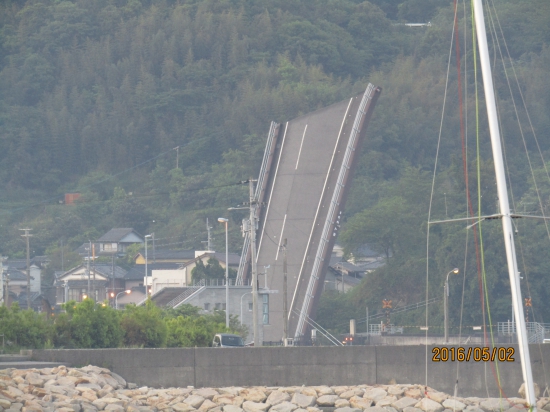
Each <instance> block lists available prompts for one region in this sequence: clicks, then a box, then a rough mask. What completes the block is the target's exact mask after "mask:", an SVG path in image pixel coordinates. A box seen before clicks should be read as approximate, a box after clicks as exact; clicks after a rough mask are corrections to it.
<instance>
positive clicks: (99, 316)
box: [54, 299, 122, 348]
mask: <svg viewBox="0 0 550 412" xmlns="http://www.w3.org/2000/svg"><path fill="white" fill-rule="evenodd" d="M63 309H64V310H65V311H66V314H61V315H59V316H58V318H57V319H56V320H55V336H56V339H55V340H54V343H55V344H56V346H67V347H75V348H116V347H118V346H119V344H120V341H121V337H122V331H121V329H120V323H119V318H118V312H117V311H116V310H114V309H113V308H111V307H109V306H108V305H106V304H105V303H101V304H100V303H95V302H94V301H93V300H92V299H84V300H83V301H82V302H80V303H76V302H75V301H69V302H67V303H65V304H64V305H63Z"/></svg>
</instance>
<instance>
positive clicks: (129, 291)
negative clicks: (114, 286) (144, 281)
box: [124, 289, 132, 295]
mask: <svg viewBox="0 0 550 412" xmlns="http://www.w3.org/2000/svg"><path fill="white" fill-rule="evenodd" d="M124 292H126V294H127V295H129V294H130V293H132V291H131V290H130V289H128V290H125V291H124Z"/></svg>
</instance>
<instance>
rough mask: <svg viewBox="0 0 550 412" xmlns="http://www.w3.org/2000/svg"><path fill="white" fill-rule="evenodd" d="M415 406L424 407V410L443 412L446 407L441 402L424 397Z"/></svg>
mask: <svg viewBox="0 0 550 412" xmlns="http://www.w3.org/2000/svg"><path fill="white" fill-rule="evenodd" d="M415 408H418V409H422V410H423V411H424V412H442V411H443V409H445V408H444V407H443V406H442V405H441V404H440V403H438V402H436V401H432V400H431V399H429V398H423V399H422V400H421V401H420V402H418V403H417V404H416V405H415Z"/></svg>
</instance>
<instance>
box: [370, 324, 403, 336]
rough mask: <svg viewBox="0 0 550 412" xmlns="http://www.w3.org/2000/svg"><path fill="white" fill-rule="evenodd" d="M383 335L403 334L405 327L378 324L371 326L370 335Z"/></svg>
mask: <svg viewBox="0 0 550 412" xmlns="http://www.w3.org/2000/svg"><path fill="white" fill-rule="evenodd" d="M382 333H387V334H388V335H395V334H396V333H401V334H403V327H402V326H395V325H391V324H390V325H384V324H378V323H375V324H372V325H369V335H382Z"/></svg>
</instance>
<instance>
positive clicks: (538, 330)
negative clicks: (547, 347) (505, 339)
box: [498, 321, 550, 343]
mask: <svg viewBox="0 0 550 412" xmlns="http://www.w3.org/2000/svg"><path fill="white" fill-rule="evenodd" d="M525 327H526V329H527V340H528V341H529V343H542V342H543V341H544V339H545V338H546V336H550V323H539V322H526V323H525ZM516 333H517V328H516V323H515V322H510V321H508V322H498V334H499V336H515V335H516Z"/></svg>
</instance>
